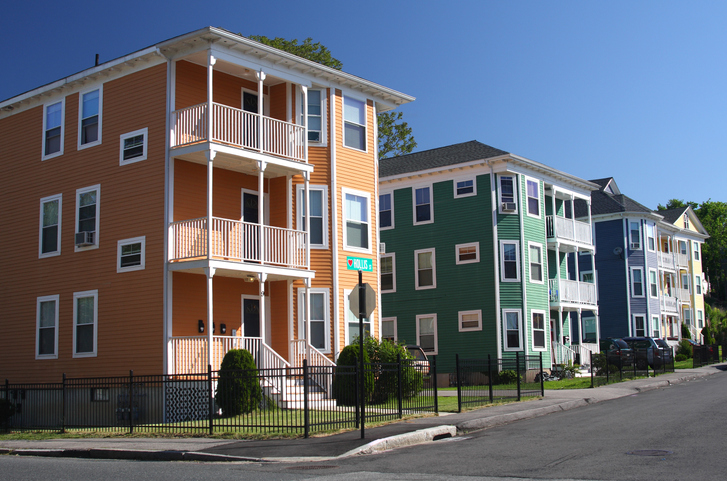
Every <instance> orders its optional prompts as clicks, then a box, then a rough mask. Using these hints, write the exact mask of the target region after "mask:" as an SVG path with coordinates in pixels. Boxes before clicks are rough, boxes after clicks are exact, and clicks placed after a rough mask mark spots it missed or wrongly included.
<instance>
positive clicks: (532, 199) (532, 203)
mask: <svg viewBox="0 0 727 481" xmlns="http://www.w3.org/2000/svg"><path fill="white" fill-rule="evenodd" d="M525 184H526V186H527V196H528V215H531V216H534V217H540V183H539V182H538V181H537V180H531V179H526V180H525Z"/></svg>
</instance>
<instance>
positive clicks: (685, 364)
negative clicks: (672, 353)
mask: <svg viewBox="0 0 727 481" xmlns="http://www.w3.org/2000/svg"><path fill="white" fill-rule="evenodd" d="M693 367H694V360H693V359H692V358H689V359H686V360H684V361H676V362H675V363H674V369H692V368H693Z"/></svg>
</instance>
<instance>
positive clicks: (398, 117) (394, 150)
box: [248, 35, 417, 159]
mask: <svg viewBox="0 0 727 481" xmlns="http://www.w3.org/2000/svg"><path fill="white" fill-rule="evenodd" d="M248 38H249V39H251V40H255V41H256V42H260V43H263V44H265V45H269V46H271V47H275V48H277V49H280V50H284V51H286V52H288V53H292V54H293V55H297V56H299V57H303V58H306V59H308V60H312V61H313V62H317V63H319V64H321V65H325V66H326V67H331V68H335V69H336V70H341V69H342V68H343V63H342V62H341V61H340V60H338V59H337V58H334V57H333V56H332V55H331V51H330V50H328V48H326V47H325V46H324V45H321V43H320V42H313V39H312V38H311V37H308V38H306V39H305V40H303V43H301V44H299V43H298V40H297V39H293V40H286V39H284V38H281V37H275V38H268V37H266V36H264V35H248ZM377 121H378V124H379V138H378V144H379V147H378V149H379V159H383V158H385V157H391V156H396V155H403V154H408V153H409V152H411V151H412V150H414V148H415V147H416V146H417V143H416V141H415V140H414V135H413V134H412V128H411V127H409V124H407V123H406V122H404V121H403V114H402V113H401V112H382V113H380V114H378V116H377Z"/></svg>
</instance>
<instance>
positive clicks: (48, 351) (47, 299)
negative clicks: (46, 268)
mask: <svg viewBox="0 0 727 481" xmlns="http://www.w3.org/2000/svg"><path fill="white" fill-rule="evenodd" d="M58 299H59V296H57V295H55V296H43V297H39V298H38V300H37V309H36V310H37V313H36V334H35V335H36V341H35V345H36V351H35V358H36V359H58Z"/></svg>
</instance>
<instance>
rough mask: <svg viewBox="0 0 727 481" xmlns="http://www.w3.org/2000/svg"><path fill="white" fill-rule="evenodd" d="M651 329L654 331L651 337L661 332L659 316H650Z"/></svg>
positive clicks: (657, 335) (659, 335)
mask: <svg viewBox="0 0 727 481" xmlns="http://www.w3.org/2000/svg"><path fill="white" fill-rule="evenodd" d="M651 330H652V331H653V332H654V335H653V337H655V338H659V337H661V333H660V332H659V316H651Z"/></svg>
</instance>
